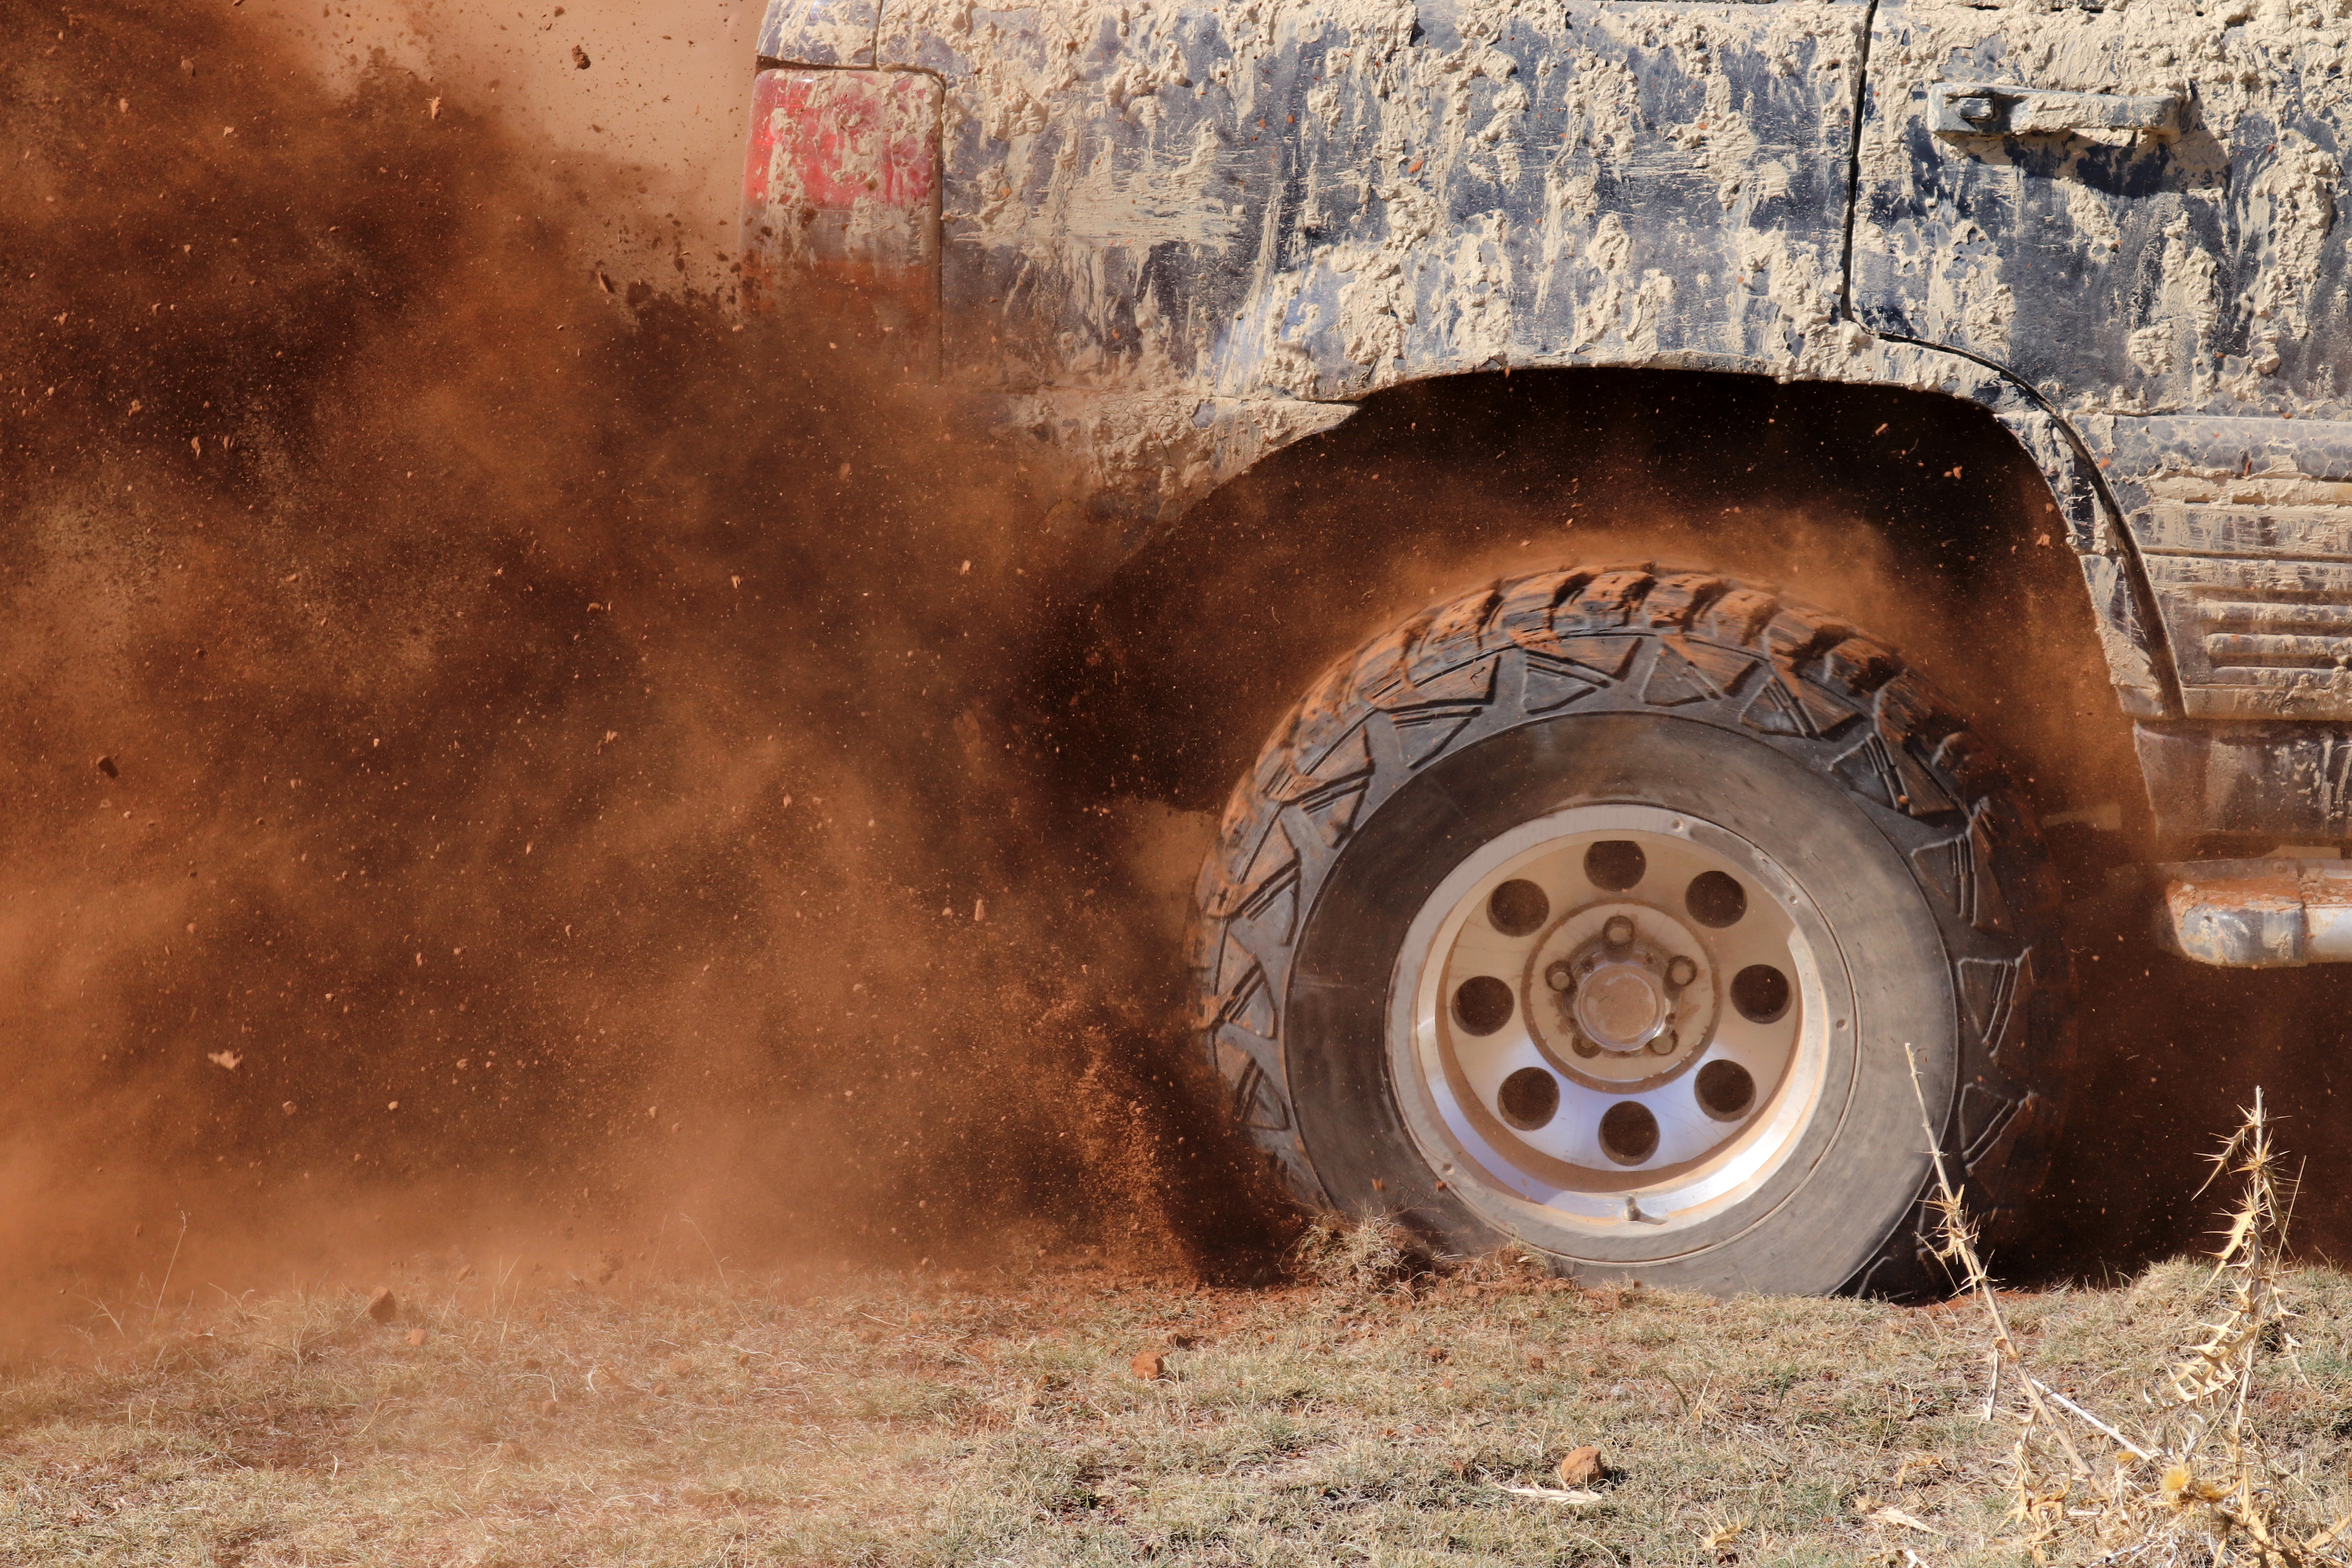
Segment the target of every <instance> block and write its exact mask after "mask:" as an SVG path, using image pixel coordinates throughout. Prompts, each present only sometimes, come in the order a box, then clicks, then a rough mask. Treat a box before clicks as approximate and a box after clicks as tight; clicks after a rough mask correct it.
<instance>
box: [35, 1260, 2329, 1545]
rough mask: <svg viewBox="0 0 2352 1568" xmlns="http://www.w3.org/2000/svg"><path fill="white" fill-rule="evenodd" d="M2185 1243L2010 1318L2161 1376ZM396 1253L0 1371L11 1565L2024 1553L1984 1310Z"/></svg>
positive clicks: (2324, 1308)
mask: <svg viewBox="0 0 2352 1568" xmlns="http://www.w3.org/2000/svg"><path fill="white" fill-rule="evenodd" d="M1347 1245H1349V1246H1357V1247H1360V1248H1362V1247H1365V1246H1366V1245H1367V1244H1358V1243H1349V1244H1347ZM1345 1249H1346V1248H1345V1247H1344V1246H1343V1247H1341V1248H1340V1250H1342V1251H1343V1252H1344V1251H1345ZM1370 1250H1372V1251H1377V1250H1378V1248H1377V1247H1371V1248H1370ZM1364 1260H1365V1261H1370V1262H1371V1263H1373V1264H1375V1265H1377V1266H1378V1267H1381V1268H1384V1267H1387V1266H1386V1265H1381V1264H1380V1262H1379V1259H1378V1258H1368V1259H1364ZM1375 1272H1377V1268H1375ZM2209 1276H2210V1268H2207V1267H2200V1266H2199V1265H2196V1264H2193V1263H2190V1264H2177V1265H2168V1266H2166V1267H2163V1268H2158V1269H2156V1270H2154V1271H2152V1272H2151V1273H2149V1274H2148V1275H2147V1276H2146V1277H2144V1278H2142V1279H2139V1280H2138V1281H2137V1282H2136V1283H2134V1284H2132V1285H2131V1286H2129V1287H2128V1288H2125V1289H2111V1290H2095V1291H2061V1292H2055V1293H2050V1294H2042V1295H2035V1296H2009V1297H2003V1298H2001V1299H2000V1305H2001V1308H2002V1310H2003V1311H2004V1313H2005V1314H2006V1317H2007V1321H2008V1325H2009V1332H2010V1334H2011V1339H2012V1342H2013V1343H2014V1344H2015V1345H2016V1346H2017V1348H2018V1351H2019V1353H2020V1354H2021V1355H2022V1356H2025V1357H2027V1358H2028V1359H2030V1360H2031V1362H2032V1364H2033V1365H2034V1366H2035V1368H2036V1369H2037V1371H2038V1373H2039V1375H2040V1376H2042V1379H2043V1380H2044V1381H2045V1382H2046V1383H2048V1384H2050V1385H2051V1386H2052V1387H2053V1388H2056V1389H2058V1390H2061V1391H2063V1392H2067V1393H2069V1394H2072V1395H2074V1396H2076V1397H2079V1398H2082V1399H2084V1400H2091V1399H2093V1398H2094V1397H2095V1396H2096V1397H2104V1396H2105V1395H2106V1394H2109V1393H2110V1392H2113V1391H2116V1390H2125V1389H2130V1388H2134V1387H2137V1386H2138V1385H2139V1384H2141V1383H2143V1382H2144V1381H2146V1380H2147V1377H2148V1376H2149V1375H2150V1374H2151V1373H2154V1372H2155V1371H2156V1370H2157V1368H2158V1364H2159V1362H2160V1359H2161V1357H2162V1355H2163V1352H2165V1351H2166V1349H2167V1348H2168V1347H2169V1346H2171V1345H2173V1344H2174V1343H2176V1342H2180V1340H2181V1339H2182V1336H2183V1334H2184V1333H2185V1332H2187V1331H2189V1328H2190V1327H2191V1325H2193V1324H2194V1323H2195V1322H2196V1321H2198V1318H2199V1310H2200V1306H2201V1305H2202V1304H2203V1303H2204V1302H2205V1301H2206V1300H2208V1296H2207V1294H2206V1287H2207V1284H2208V1279H2209ZM395 1284H397V1285H399V1286H400V1287H401V1293H402V1295H403V1297H404V1309H403V1316H402V1317H401V1319H400V1320H398V1321H394V1322H393V1323H390V1324H387V1325H378V1324H376V1323H373V1322H372V1321H369V1320H368V1318H367V1316H366V1313H365V1307H364V1302H365V1296H364V1293H362V1292H361V1291H357V1290H320V1291H312V1292H307V1293H299V1294H289V1295H285V1296H281V1297H278V1298H277V1299H274V1300H247V1301H246V1302H243V1303H223V1305H222V1307H221V1309H220V1310H219V1311H218V1313H217V1315H216V1316H212V1317H209V1318H206V1319H205V1320H204V1321H196V1320H180V1321H173V1320H172V1319H171V1317H170V1315H169V1313H168V1311H167V1312H166V1314H165V1318H164V1321H163V1322H161V1323H159V1324H158V1325H157V1326H156V1328H155V1329H154V1330H153V1331H142V1327H141V1324H140V1322H139V1321H138V1320H139V1318H140V1317H141V1316H142V1314H140V1313H138V1312H137V1311H136V1310H132V1311H131V1313H130V1315H129V1316H127V1317H126V1316H125V1315H124V1310H123V1309H122V1308H121V1307H119V1306H117V1307H116V1308H115V1309H114V1311H115V1314H116V1316H117V1317H121V1318H123V1319H124V1321H123V1322H122V1327H121V1330H118V1329H117V1328H115V1327H114V1326H113V1325H112V1323H111V1322H110V1321H109V1320H108V1319H106V1318H105V1317H102V1316H100V1317H98V1318H96V1319H95V1320H94V1321H93V1327H94V1328H95V1329H96V1331H98V1334H99V1336H100V1338H99V1341H98V1347H99V1359H98V1361H97V1363H95V1364H82V1365H77V1366H72V1367H68V1366H63V1365H59V1366H53V1367H46V1368H43V1367H32V1368H26V1367H19V1368H17V1369H16V1370H15V1371H13V1372H12V1373H10V1374H9V1375H8V1376H7V1377H6V1378H5V1383H0V1488H5V1490H0V1560H5V1561H6V1562H8V1563H191V1564H193V1563H239V1564H247V1565H258V1564H266V1563H306V1564H319V1565H324V1564H331V1563H371V1564H377V1563H511V1564H524V1563H573V1564H604V1563H616V1564H617V1563H714V1564H715V1563H828V1564H829V1563H876V1564H891V1565H894V1568H895V1565H899V1564H908V1565H914V1564H930V1563H1129V1562H1146V1561H1151V1562H1161V1563H1177V1562H1181V1563H1267V1564H1290V1563H1297V1564H1306V1563H1513V1564H1525V1563H1644V1564H1651V1563H1729V1562H1738V1563H1874V1562H1886V1561H1892V1562H1895V1563H1903V1562H1906V1561H1908V1560H1910V1559H1908V1558H1906V1551H1907V1552H1910V1553H1912V1554H1915V1555H1916V1560H1919V1561H1924V1562H1932V1563H1993V1562H2011V1561H2021V1560H2023V1557H2024V1552H2023V1551H2022V1549H2021V1547H2019V1546H2017V1545H2015V1544H2013V1543H2008V1542H2009V1533H2010V1532H2011V1531H2013V1530H2014V1526H2013V1525H2011V1524H2010V1523H2009V1522H2008V1520H2007V1516H2008V1514H2009V1513H2010V1510H2011V1500H2010V1497H2009V1495H2008V1492H2007V1489H2006V1486H2005V1481H2004V1463H2005V1458H2006V1456H2007V1455H2008V1454H2009V1452H2010V1450H2011V1445H2012V1444H2013V1442H2014V1441H2015V1437H2016V1425H2015V1423H2014V1422H2013V1421H1997V1422H1994V1423H1991V1424H1988V1423H1986V1422H1985V1421H1983V1420H1982V1419H1981V1418H1980V1416H1981V1412H1982V1408H1983V1405H1984V1403H1985V1394H1986V1378H1985V1363H1984V1359H1983V1354H1982V1350H1983V1345H1982V1335H1981V1330H1980V1327H1979V1320H1978V1317H1977V1310H1976V1309H1975V1308H1974V1307H1973V1306H1971V1305H1970V1304H1969V1303H1968V1302H1967V1301H1965V1300H1963V1301H1960V1302H1958V1303H1955V1304H1952V1305H1948V1306H1942V1307H1936V1308H1926V1309H1919V1308H1913V1309H1905V1308H1895V1307H1888V1306H1884V1305H1878V1304H1873V1303H1867V1302H1859V1301H1844V1300H1773V1299H1749V1300H1733V1301H1714V1300H1703V1299H1698V1298H1693V1297H1685V1296H1679V1295H1671V1294H1668V1293H1665V1292H1663V1291H1652V1290H1644V1289H1617V1288H1611V1289H1599V1290H1586V1289H1579V1288H1577V1287H1575V1286H1572V1285H1568V1284H1565V1283H1555V1282H1551V1281H1546V1280H1541V1279H1537V1278H1535V1277H1534V1276H1532V1275H1531V1274H1529V1273H1528V1272H1527V1271H1526V1270H1525V1269H1524V1268H1520V1267H1518V1266H1516V1265H1515V1264H1513V1263H1512V1262H1510V1261H1509V1260H1507V1259H1488V1260H1485V1261H1483V1262H1482V1263H1481V1264H1479V1265H1477V1266H1475V1267H1474V1268H1470V1269H1468V1270H1465V1272H1464V1273H1463V1274H1461V1275H1459V1276H1457V1277H1455V1278H1454V1279H1449V1280H1447V1281H1444V1282H1443V1283H1438V1284H1432V1283H1430V1282H1428V1281H1426V1280H1423V1281H1422V1282H1420V1283H1419V1284H1418V1285H1413V1284H1407V1285H1405V1286H1402V1287H1400V1286H1398V1285H1396V1284H1393V1283H1391V1284H1388V1285H1386V1286H1385V1287H1383V1288H1381V1289H1364V1288H1362V1284H1363V1281H1362V1280H1361V1279H1360V1274H1359V1272H1358V1271H1356V1270H1353V1269H1350V1270H1348V1271H1345V1272H1344V1273H1343V1274H1342V1277H1341V1279H1340V1281H1339V1283H1335V1284H1332V1285H1316V1286H1307V1287H1295V1288H1288V1289H1272V1290H1252V1291H1235V1290H1222V1289H1193V1288H1192V1287H1189V1286H1185V1285H1181V1284H1178V1283H1173V1282H1139V1281H1136V1280H1134V1279H1122V1278H1120V1277H1118V1276H1116V1275H1114V1274H1111V1273H1108V1272H1106V1271H1102V1270H1100V1269H1093V1268H1069V1267H1065V1268H1059V1269H1056V1270H1055V1271H1053V1272H1051V1273H1047V1274H1043V1275H1039V1276H1036V1277H1007V1278H1004V1279H965V1280H962V1281H957V1282H950V1281H942V1280H937V1279H929V1280H925V1279H856V1280H848V1281H844V1282H842V1283H841V1284H840V1286H839V1287H838V1288H837V1289H832V1290H829V1291H827V1292H824V1293H822V1294H814V1295H811V1294H803V1293H799V1292H787V1291H782V1290H780V1289H777V1288H776V1287H775V1286H774V1285H773V1284H772V1283H763V1282H758V1281H750V1280H746V1279H742V1278H740V1277H734V1276H730V1283H729V1284H728V1285H726V1286H724V1287H722V1286H721V1285H720V1284H719V1282H718V1281H717V1280H716V1279H706V1280H703V1281H699V1282H696V1281H689V1280H686V1279H667V1280H658V1281H641V1282H639V1283H638V1284H636V1285H635V1286H634V1287H632V1286H631V1285H630V1284H629V1282H628V1279H627V1277H626V1276H624V1277H623V1278H622V1279H617V1280H615V1281H614V1284H613V1286H612V1287H611V1288H599V1289H583V1288H576V1287H566V1288H564V1289H561V1290H542V1291H536V1292H533V1291H522V1292H514V1291H511V1290H501V1291H498V1292H496V1293H495V1294H494V1293H493V1291H492V1289H490V1287H489V1285H488V1284H487V1283H486V1282H485V1281H484V1279H482V1278H481V1277H476V1278H474V1279H467V1280H464V1281H457V1280H455V1279H452V1278H451V1277H450V1274H449V1273H448V1272H447V1271H446V1269H445V1270H443V1271H442V1272H440V1273H438V1274H437V1275H430V1274H419V1275H415V1276H412V1277H411V1278H409V1279H404V1280H399V1281H395ZM2278 1286H2279V1289H2281V1290H2282V1291H2283V1292H2284V1293H2285V1295H2286V1296H2287V1297H2288V1298H2289V1299H2291V1300H2294V1302H2296V1303H2297V1304H2298V1305H2299V1308H2300V1310H2301V1312H2302V1318H2301V1320H2300V1322H2301V1324H2302V1326H2303V1334H2302V1340H2303V1344H2302V1348H2301V1351H2300V1362H2301V1365H2302V1367H2303V1370H2304V1372H2305V1374H2306V1375H2305V1381H2303V1382H2300V1383H2298V1382H2295V1381H2294V1380H2293V1379H2292V1378H2290V1377H2287V1376H2285V1375H2284V1372H2285V1363H2286V1360H2287V1358H2286V1357H2285V1356H2284V1354H2283V1353H2282V1354H2279V1355H2277V1356H2274V1357H2269V1358H2267V1359H2266V1363H2265V1365H2266V1367H2267V1366H2268V1365H2270V1364H2271V1363H2275V1364H2276V1368H2277V1370H2278V1372H2279V1373H2280V1375H2278V1376H2277V1377H2275V1378H2273V1377H2271V1376H2270V1375H2269V1373H2268V1372H2267V1371H2266V1372H2265V1373H2263V1379H2262V1380H2260V1381H2261V1382H2262V1386H2260V1387H2259V1388H2258V1389H2257V1390H2256V1391H2255V1392H2253V1393H2252V1394H2251V1395H2250V1407H2251V1408H2252V1410H2253V1412H2254V1414H2255V1415H2256V1417H2257V1418H2258V1419H2259V1421H2260V1423H2261V1426H2262V1427H2263V1431H2264V1433H2265V1435H2266V1439H2267V1443H2268V1450H2267V1451H2268V1453H2269V1455H2270V1457H2271V1458H2272V1459H2273V1460H2274V1461H2275V1462H2277V1463H2278V1464H2280V1465H2282V1466H2284V1467H2287V1468H2290V1469H2292V1470H2294V1472H2295V1473H2296V1474H2298V1475H2299V1476H2301V1477H2303V1478H2304V1479H2306V1480H2308V1482H2309V1483H2310V1484H2311V1486H2312V1487H2313V1489H2314V1490H2315V1496H2316V1499H2317V1500H2318V1501H2319V1502H2320V1503H2322V1504H2324V1505H2325V1506H2327V1507H2331V1508H2335V1509H2336V1510H2337V1511H2341V1510H2342V1508H2343V1505H2344V1504H2345V1503H2346V1501H2347V1492H2352V1489H2347V1486H2346V1485H2345V1480H2344V1478H2345V1470H2346V1464H2347V1458H2348V1457H2352V1415H2347V1414H2346V1410H2347V1402H2352V1361H2347V1356H2346V1351H2345V1345H2344V1343H2343V1340H2342V1332H2343V1331H2342V1330H2341V1329H2340V1328H2339V1327H2338V1325H2339V1324H2341V1323H2344V1322H2346V1321H2347V1318H2346V1316H2345V1313H2346V1310H2347V1308H2352V1280H2347V1279H2345V1278H2344V1277H2342V1276H2339V1275H2336V1274H2334V1273H2329V1272H2316V1271H2305V1272H2300V1273H2296V1274H2294V1275H2291V1276H2285V1277H2283V1278H2281V1279H2279V1281H2278ZM542 1314H543V1315H544V1321H541V1315H542ZM418 1330H421V1331H422V1333H421V1335H419V1336H416V1337H421V1340H422V1342H421V1343H412V1335H413V1334H415V1331H418ZM2257 1348H2258V1350H2259V1346H2258V1347H2257ZM1142 1349H1154V1350H1160V1351H1162V1352H1164V1353H1165V1357H1166V1364H1167V1366H1168V1369H1169V1373H1170V1375H1169V1376H1168V1377H1167V1378H1166V1379H1165V1380H1163V1381H1157V1382H1151V1381H1145V1380H1143V1379H1141V1378H1139V1377H1138V1376H1136V1375H1135V1373H1133V1372H1132V1371H1131V1370H1130V1364H1129V1363H1130V1361H1131V1359H1132V1358H1133V1356H1134V1355H1135V1353H1136V1352H1138V1351H1139V1350H1142ZM550 1401H551V1402H552V1405H550V1404H549V1402H550ZM551 1411H552V1413H550V1412H551ZM1587 1442H1590V1443H1595V1444H1598V1445H1599V1446H1600V1447H1601V1449H1602V1450H1603V1452H1604V1454H1605V1455H1606V1457H1607V1461H1608V1463H1609V1464H1610V1466H1611V1467H1612V1470H1613V1472H1614V1475H1613V1479H1612V1480H1611V1481H1610V1482H1608V1483H1607V1484H1606V1485H1604V1487H1603V1488H1602V1491H1603V1494H1604V1499H1605V1500H1603V1501H1602V1502H1601V1503H1599V1504H1597V1505H1592V1506H1588V1507H1583V1508H1569V1507H1563V1506H1561V1505H1559V1504H1554V1503H1547V1502H1543V1501H1541V1500H1532V1499H1528V1498H1526V1497H1521V1496H1517V1495H1514V1494H1511V1493H1508V1492H1506V1491H1504V1490H1502V1489H1500V1488H1501V1487H1502V1486H1504V1485H1528V1484H1537V1485H1540V1484H1543V1483H1546V1482H1552V1481H1553V1480H1554V1478H1553V1475H1552V1468H1553V1466H1554V1465H1556V1463H1557V1462H1558V1460H1559V1458H1560V1456H1561V1455H1562V1454H1563V1453H1564V1452H1565V1451H1566V1450H1567V1449H1569V1448H1570V1447H1574V1446H1576V1445H1578V1444H1581V1443H1587ZM1555 1484H1556V1483H1555Z"/></svg>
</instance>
